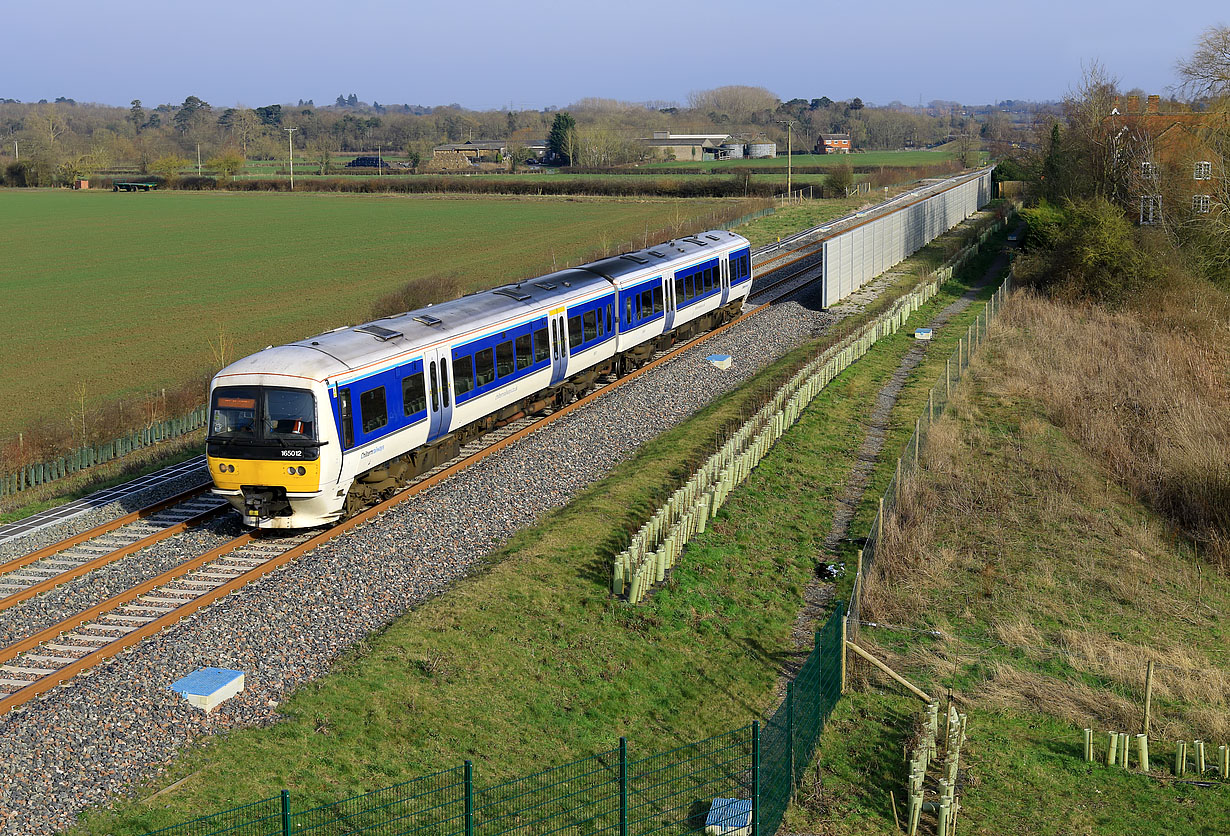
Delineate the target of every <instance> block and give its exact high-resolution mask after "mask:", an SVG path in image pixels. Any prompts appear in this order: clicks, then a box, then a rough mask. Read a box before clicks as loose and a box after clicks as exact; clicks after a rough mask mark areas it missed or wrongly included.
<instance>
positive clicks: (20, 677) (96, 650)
mask: <svg viewBox="0 0 1230 836" xmlns="http://www.w3.org/2000/svg"><path fill="white" fill-rule="evenodd" d="M803 246H804V247H805V248H807V249H809V250H813V251H814V242H809V243H808V244H806V245H803ZM812 255H814V252H812ZM808 261H809V255H807V254H805V255H802V256H799V257H798V258H795V259H791V260H789V261H786V262H785V263H783V264H779V265H778V267H776V268H773V269H772V271H771V273H770V274H764V275H766V276H767V275H771V274H776V273H779V272H781V271H786V274H785V275H782V276H776V275H775V276H774V281H772V282H771V283H770V284H768V285H764V286H762V287H758V288H754V289H753V292H752V293H751V294H750V295H749V296H748V302H747V303H746V304H745V308H744V310H743V312H742V313H741V314H740V315H739V316H738V317H736V318H735V319H734V320H732V321H731V322H729V323H726V324H725V325H722V326H719V327H718V328H715V329H714V330H712V331H709V332H707V333H705V334H701V335H698V336H697V337H694V338H692V339H691V340H688V341H686V342H684V343H681V344H679V345H677V346H675V347H672V348H671V349H670V350H667V351H662V352H658V353H657V354H656V355H655V356H654V357H653V358H652V359H651V360H650V361H649V362H648V363H646V364H645V365H644V366H642V367H641V368H639V369H637V370H635V371H632V372H629V373H627V374H625V375H623V376H622V377H618V378H614V377H612V376H608V378H607V379H605V380H603V381H601V382H600V384H599V385H598V386H596V387H595V388H594V389H593V390H591V391H590V392H589V393H588V394H586V395H585V396H584V397H582V398H580V399H578V400H576V401H574V402H573V403H571V404H568V405H567V406H564V407H562V408H560V409H557V410H554V411H552V412H550V413H548V414H546V415H541V416H527V417H523V418H519V419H516V420H514V421H512V422H510V423H509V424H506V425H504V426H502V427H499V428H496V429H494V430H492V431H491V432H489V433H486V434H485V435H483V436H481V437H479V438H477V439H474V440H472V441H471V442H469V443H468V444H467V445H466V446H465V447H463V448H462V450H461V453H460V454H459V455H458V456H457V457H456V458H455V459H453V460H452V461H450V462H447V463H445V464H443V465H441V466H439V467H437V468H436V469H434V470H432V471H429V472H428V473H426V474H423V475H421V476H420V477H418V478H417V479H416V480H415V481H414V482H413V483H412V484H411V485H409V486H408V487H406V488H404V489H402V490H401V491H400V492H398V493H397V494H395V495H394V496H392V497H390V498H388V499H385V500H384V501H382V502H380V503H378V504H376V505H374V506H372V507H370V508H368V509H366V510H364V511H362V512H360V513H358V514H356V515H355V516H353V517H351V518H350V519H348V520H345V521H343V522H341V523H339V524H337V525H335V526H333V527H331V528H329V529H326V530H324V531H320V532H316V533H300V534H296V535H294V536H289V537H276V538H275V537H269V536H267V535H266V536H255V535H254V534H252V533H248V534H243V535H241V536H239V537H237V538H235V539H234V540H232V541H230V542H229V543H226V544H223V545H222V546H219V547H217V548H214V549H212V550H211V551H209V552H206V553H205V554H202V555H199V556H197V557H194V558H192V559H190V560H188V561H185V562H183V563H181V564H180V565H178V566H176V567H174V568H173V569H170V570H168V571H166V572H164V573H162V574H160V575H158V576H156V577H153V578H150V579H148V580H146V581H144V582H143V583H141V584H139V585H137V586H134V587H133V588H131V589H129V590H127V591H125V592H123V593H121V594H119V595H116V596H114V597H112V598H110V599H108V600H106V601H103V602H102V603H100V604H97V605H95V606H93V607H91V608H89V609H87V610H85V611H83V612H80V613H77V614H74V615H72V616H70V617H68V618H66V619H64V620H62V621H60V622H58V623H56V624H53V625H51V626H49V627H47V628H45V629H43V630H40V631H38V632H37V633H34V634H32V635H30V636H27V637H25V638H23V639H20V640H19V641H17V642H15V643H13V644H11V645H9V646H8V647H5V648H2V649H0V715H3V714H6V713H8V712H9V711H11V710H13V709H14V708H18V707H19V706H21V705H23V704H25V703H26V702H28V701H30V700H32V699H35V698H37V697H39V696H40V695H42V694H45V693H47V692H48V691H50V690H52V689H54V688H56V687H57V686H59V685H61V684H63V683H64V682H66V681H68V680H70V679H72V678H73V677H75V676H77V675H78V674H80V673H83V672H85V671H88V670H89V669H90V668H92V667H94V666H96V665H98V664H100V663H102V662H104V661H106V660H107V659H110V658H112V657H114V656H116V655H118V654H119V653H121V652H123V651H124V650H126V649H128V648H130V647H133V646H134V645H136V644H138V643H140V642H141V641H143V640H145V639H147V638H149V637H150V636H153V635H155V634H157V633H158V632H160V631H161V630H164V629H166V628H168V627H171V626H173V625H174V624H176V623H178V622H179V621H181V620H182V619H184V618H186V617H187V616H189V615H191V614H192V613H195V612H197V611H198V610H200V609H201V608H203V607H205V606H208V605H209V604H211V603H213V602H214V601H217V600H218V599H219V598H221V597H223V596H225V595H228V594H230V593H231V592H234V591H237V590H239V589H241V588H242V587H244V586H246V585H247V584H249V583H252V582H253V581H255V580H257V579H258V578H260V577H262V576H264V575H266V574H268V573H270V572H273V571H275V570H277V569H278V568H280V567H281V566H284V565H286V564H287V563H289V562H290V561H292V560H295V559H296V558H298V557H299V556H300V555H302V554H304V553H306V552H308V551H310V550H312V549H315V548H317V547H319V546H321V545H323V544H325V543H327V542H329V541H330V540H333V539H335V538H337V537H339V536H341V535H342V534H344V533H346V532H348V531H349V530H350V529H352V528H354V527H356V526H358V525H361V524H362V523H364V522H366V521H367V520H369V519H371V518H372V517H374V516H376V515H378V514H380V513H382V512H384V511H385V510H387V509H388V508H390V507H392V506H394V505H397V504H399V503H401V502H404V501H406V500H408V499H410V498H411V497H413V496H416V495H418V494H420V493H422V492H424V491H427V490H430V489H431V488H432V487H434V486H435V485H438V484H440V483H441V482H443V481H445V480H447V479H449V478H451V477H452V476H453V475H455V474H456V473H459V472H460V471H462V470H464V469H466V468H468V467H471V466H473V465H474V464H477V463H478V462H480V461H482V460H483V459H485V458H486V457H488V456H490V455H493V454H495V453H496V452H498V451H499V450H501V449H503V448H505V447H507V446H509V445H511V444H514V443H515V442H517V441H518V440H520V439H521V438H524V437H525V436H527V435H529V434H531V433H533V432H536V431H537V430H539V429H541V428H542V427H545V426H547V425H548V424H550V423H552V422H554V421H556V420H558V419H559V418H562V417H563V416H565V415H567V414H569V413H571V412H574V411H576V410H579V409H583V408H585V407H586V406H587V405H589V404H590V403H592V402H593V401H594V400H596V399H597V398H600V397H602V396H604V395H605V394H607V393H608V392H610V391H611V390H613V389H615V388H617V387H619V386H622V385H624V384H626V383H628V382H630V381H632V380H634V379H636V378H637V377H639V376H641V375H642V374H646V373H648V372H649V371H650V370H652V369H656V368H658V367H660V366H661V365H663V364H665V363H667V362H669V361H670V360H672V359H673V358H675V357H677V356H679V355H680V354H682V353H683V352H685V351H688V350H690V349H692V348H694V347H696V346H698V345H700V344H702V343H704V342H705V341H707V340H709V339H711V338H713V337H714V336H716V335H718V334H721V333H723V332H725V331H727V330H728V329H730V328H731V327H733V326H734V325H736V324H737V323H739V322H742V321H743V320H745V319H747V318H749V317H751V316H755V315H756V314H757V313H759V312H761V311H763V310H765V309H766V308H768V307H769V306H770V305H771V304H773V303H774V302H777V301H780V300H782V299H785V298H787V297H789V296H792V295H794V294H795V293H797V292H798V291H799V290H801V289H803V288H804V287H806V286H807V285H808V284H809V283H810V282H811V281H813V280H814V276H813V277H809V276H808V273H809V272H810V271H811V270H812V269H813V268H814V267H815V265H814V263H812V264H808V263H806V262H808ZM752 300H755V301H754V302H753V301H752ZM206 490H207V486H202V487H201V488H197V489H194V490H191V491H187V492H185V493H184V494H181V495H179V496H176V497H172V498H171V499H169V500H165V501H164V502H162V503H159V504H158V505H156V506H151V507H150V508H146V509H142V510H141V511H137V512H134V513H133V514H129V515H127V516H125V517H121V518H120V519H117V520H113V521H111V522H109V523H106V524H104V525H102V526H99V527H98V528H95V529H91V530H90V531H87V532H84V533H82V534H80V535H77V536H76V537H73V538H70V539H69V540H65V541H62V542H61V543H56V544H54V545H52V546H49V547H47V548H45V549H41V550H39V551H38V552H33V553H31V554H29V555H26V556H24V557H21V558H17V559H15V560H11V561H9V562H8V563H6V564H3V565H0V595H3V597H0V610H3V609H5V608H7V607H10V606H13V605H14V604H17V603H19V602H20V601H23V600H27V599H28V598H31V597H33V596H35V595H37V594H39V593H40V592H43V591H46V590H48V589H51V588H53V587H54V586H56V585H58V584H60V583H65V582H67V581H69V580H73V579H76V578H80V577H82V576H84V575H86V574H88V573H89V572H90V571H93V570H94V569H97V568H100V567H101V566H104V565H106V564H107V563H110V562H114V561H115V560H119V559H122V558H123V557H126V556H128V555H131V554H133V553H135V552H137V551H139V550H140V549H142V548H145V547H146V546H149V545H152V544H153V543H155V542H158V541H160V540H163V539H166V538H169V537H172V536H175V534H177V533H180V532H182V531H185V530H187V529H189V528H191V527H192V526H194V525H197V524H199V523H200V522H203V521H205V520H206V519H208V518H209V517H211V516H213V515H216V514H219V513H222V512H224V511H225V510H226V508H227V507H229V506H228V505H227V504H226V503H224V502H213V501H211V500H213V497H208V496H207V495H206V494H205V491H206ZM160 514H164V515H165V516H162V517H160V516H159V515H160ZM108 538H114V539H108ZM91 555H92V556H91ZM13 581H17V583H9V582H13ZM6 583H8V586H5V584H6ZM9 587H11V589H10V588H9ZM6 593H7V594H6Z"/></svg>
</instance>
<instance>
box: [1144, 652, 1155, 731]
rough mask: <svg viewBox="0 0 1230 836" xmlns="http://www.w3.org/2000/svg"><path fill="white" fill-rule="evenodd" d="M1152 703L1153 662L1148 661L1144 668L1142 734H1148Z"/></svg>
mask: <svg viewBox="0 0 1230 836" xmlns="http://www.w3.org/2000/svg"><path fill="white" fill-rule="evenodd" d="M1152 703H1153V660H1152V659H1150V660H1149V665H1148V667H1146V668H1145V725H1144V728H1142V729H1141V732H1142V733H1144V734H1146V735H1147V734H1148V733H1149V708H1150V707H1151V705H1152Z"/></svg>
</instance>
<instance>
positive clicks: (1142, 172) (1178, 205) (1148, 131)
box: [1106, 96, 1226, 226]
mask: <svg viewBox="0 0 1230 836" xmlns="http://www.w3.org/2000/svg"><path fill="white" fill-rule="evenodd" d="M1225 118H1226V117H1225V115H1224V114H1213V113H1204V112H1196V111H1191V110H1170V109H1167V110H1165V111H1164V110H1163V109H1162V107H1161V98H1160V97H1159V96H1149V97H1148V99H1147V100H1146V102H1145V107H1144V108H1143V109H1142V108H1141V107H1140V97H1139V96H1128V97H1127V98H1126V101H1125V100H1122V99H1120V100H1117V101H1116V103H1115V107H1114V109H1113V110H1112V111H1111V114H1110V116H1108V117H1107V118H1106V123H1107V125H1106V127H1107V133H1108V134H1109V135H1110V138H1111V144H1112V146H1113V148H1114V154H1115V164H1116V165H1117V166H1126V167H1127V169H1126V170H1125V171H1123V172H1122V174H1123V175H1125V176H1124V179H1125V180H1127V182H1129V183H1131V184H1132V186H1131V187H1132V188H1133V190H1134V191H1135V192H1136V194H1135V198H1136V200H1137V201H1138V207H1139V213H1138V221H1139V223H1140V224H1141V225H1145V226H1148V225H1151V224H1158V223H1161V221H1162V217H1163V216H1162V213H1163V211H1164V212H1165V213H1166V218H1167V219H1169V220H1173V221H1198V220H1199V219H1200V218H1201V217H1202V216H1206V215H1209V214H1211V213H1217V212H1222V211H1225V202H1224V201H1225V194H1226V192H1225V186H1226V171H1225V165H1226V161H1225V160H1224V159H1222V157H1221V155H1220V154H1218V153H1217V152H1216V151H1215V150H1214V149H1212V148H1211V147H1210V146H1209V144H1208V143H1207V142H1206V141H1205V140H1204V139H1203V138H1202V133H1203V132H1204V131H1205V130H1207V129H1208V127H1209V126H1210V120H1214V119H1222V120H1224V119H1225Z"/></svg>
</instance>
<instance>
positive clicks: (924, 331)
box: [914, 328, 931, 340]
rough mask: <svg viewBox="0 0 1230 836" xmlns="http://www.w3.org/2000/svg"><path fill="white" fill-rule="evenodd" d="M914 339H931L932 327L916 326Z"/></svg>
mask: <svg viewBox="0 0 1230 836" xmlns="http://www.w3.org/2000/svg"><path fill="white" fill-rule="evenodd" d="M914 339H916V340H929V339H931V329H930V328H915V329H914Z"/></svg>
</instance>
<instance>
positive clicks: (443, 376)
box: [440, 361, 448, 409]
mask: <svg viewBox="0 0 1230 836" xmlns="http://www.w3.org/2000/svg"><path fill="white" fill-rule="evenodd" d="M440 400H441V401H442V402H443V403H444V408H445V409H448V366H446V365H444V361H440Z"/></svg>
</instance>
